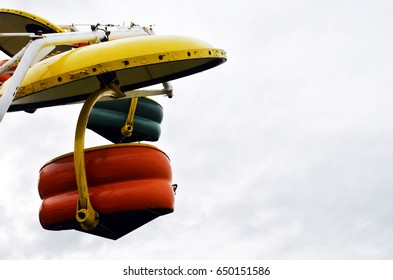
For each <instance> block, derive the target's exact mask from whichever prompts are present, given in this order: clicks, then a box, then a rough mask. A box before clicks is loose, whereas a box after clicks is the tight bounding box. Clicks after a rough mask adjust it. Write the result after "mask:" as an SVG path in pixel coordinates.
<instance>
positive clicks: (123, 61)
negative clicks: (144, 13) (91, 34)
mask: <svg viewBox="0 0 393 280" xmlns="http://www.w3.org/2000/svg"><path fill="white" fill-rule="evenodd" d="M225 61H226V53H225V51H224V50H221V49H216V48H214V47H212V46H211V45H210V44H208V43H206V42H203V41H200V40H197V39H194V38H189V37H184V36H143V37H132V38H125V39H118V40H113V41H109V42H104V43H98V44H95V45H90V46H86V47H82V48H78V49H74V50H71V51H67V52H65V53H62V54H59V55H55V56H53V57H50V58H48V59H45V60H43V61H41V62H39V63H37V64H35V65H34V66H33V67H31V68H30V69H29V70H28V72H27V74H26V76H25V78H24V80H23V82H22V84H21V86H20V87H19V89H18V92H17V94H16V96H15V98H14V101H13V103H12V105H11V107H10V110H9V111H16V110H31V109H35V108H40V107H46V106H54V105H62V104H68V103H71V102H78V101H83V100H85V99H86V98H87V96H88V95H89V94H90V93H92V92H94V91H96V90H98V89H99V88H101V87H103V84H104V83H108V82H111V81H113V80H114V79H117V81H118V84H119V88H120V89H121V90H122V91H129V90H134V89H137V88H141V87H145V86H149V85H154V84H157V83H162V82H166V81H170V80H173V79H177V78H181V77H184V76H187V75H192V74H194V73H197V72H200V71H204V70H207V69H209V68H212V67H215V66H217V65H219V64H221V63H223V62H225ZM5 85H6V84H5ZM5 85H4V86H5ZM4 86H3V87H4ZM2 92H3V91H2V89H0V95H1V94H2Z"/></svg>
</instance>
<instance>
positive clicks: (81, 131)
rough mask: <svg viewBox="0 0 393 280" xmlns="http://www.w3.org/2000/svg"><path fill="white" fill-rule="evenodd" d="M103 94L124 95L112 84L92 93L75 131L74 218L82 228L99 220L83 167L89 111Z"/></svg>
mask: <svg viewBox="0 0 393 280" xmlns="http://www.w3.org/2000/svg"><path fill="white" fill-rule="evenodd" d="M104 96H110V97H113V98H118V97H123V96H124V95H123V94H122V93H121V92H120V91H119V90H117V89H116V86H115V85H114V84H111V85H110V86H109V87H105V88H102V89H100V90H98V91H96V92H94V93H92V94H91V95H90V96H89V97H88V98H87V99H86V101H85V103H84V104H83V107H82V110H81V112H80V115H79V118H78V123H77V127H76V132H75V145H74V166H75V176H76V182H77V186H78V194H79V197H78V205H77V213H76V220H77V221H78V222H79V223H80V225H81V227H82V228H83V229H84V230H92V229H94V228H95V227H96V226H97V224H98V222H99V215H98V213H97V212H96V211H95V210H94V208H93V206H92V205H91V203H90V197H89V189H88V185H87V177H86V169H85V147H84V142H85V131H86V125H87V121H88V119H89V115H90V112H91V110H92V108H93V106H94V104H95V103H96V102H97V101H98V100H99V99H100V98H101V97H104Z"/></svg>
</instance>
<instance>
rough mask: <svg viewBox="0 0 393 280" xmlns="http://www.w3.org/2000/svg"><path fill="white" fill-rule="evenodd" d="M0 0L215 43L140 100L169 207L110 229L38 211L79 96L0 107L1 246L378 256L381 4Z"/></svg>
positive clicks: (114, 255)
mask: <svg viewBox="0 0 393 280" xmlns="http://www.w3.org/2000/svg"><path fill="white" fill-rule="evenodd" d="M0 4H1V5H0V6H1V7H4V8H14V9H21V10H25V11H28V12H31V13H34V14H36V15H39V16H41V17H44V18H46V19H48V20H50V21H51V22H54V23H56V24H69V23H89V24H94V23H98V22H99V23H113V24H123V23H124V22H125V23H126V24H128V23H129V22H131V21H132V22H135V23H138V24H141V25H150V24H154V25H155V31H156V33H157V34H177V35H188V36H191V37H195V38H198V39H202V40H204V41H207V42H209V43H210V44H212V45H213V46H215V47H217V48H222V49H225V50H226V51H227V56H228V61H227V62H226V63H225V64H223V65H221V66H219V67H217V68H214V69H211V70H208V71H206V72H203V73H199V74H196V75H193V76H190V77H186V78H183V79H179V80H176V81H173V82H172V85H173V87H174V94H175V96H174V98H172V99H167V98H165V97H161V96H160V97H156V98H155V100H157V101H158V102H160V103H161V104H162V105H163V107H164V120H163V123H162V134H161V138H160V140H159V141H158V142H156V143H154V145H156V146H157V147H159V148H161V149H162V150H164V151H165V152H166V153H167V154H168V156H169V157H170V158H171V164H172V168H173V183H177V184H178V185H179V188H178V191H177V195H176V204H175V212H174V213H173V214H170V215H167V216H163V217H160V218H158V219H156V220H154V221H153V222H151V223H149V224H147V225H145V226H143V227H141V228H140V229H138V230H136V231H134V232H132V233H130V234H128V235H126V236H125V237H123V238H121V239H119V240H117V241H112V240H106V239H103V238H100V237H95V236H92V235H88V234H83V233H80V232H77V231H64V232H52V231H46V230H44V229H42V228H41V226H40V223H39V220H38V210H39V207H40V204H41V200H40V198H39V195H38V190H37V180H38V171H39V169H40V168H41V167H42V165H43V164H44V163H45V162H47V161H49V160H50V159H52V158H54V157H56V156H59V155H61V154H64V153H67V152H70V151H72V150H73V138H74V130H75V126H76V120H77V117H78V113H79V110H80V108H81V107H80V105H72V106H64V107H56V108H48V109H41V110H38V111H37V112H36V113H34V114H27V113H24V112H17V113H9V114H7V115H6V116H5V118H4V120H3V122H2V123H1V124H0V148H1V156H0V176H1V184H0V192H1V195H0V258H1V259H391V258H393V203H392V197H393V172H392V170H393V112H392V104H393V82H392V74H393V63H392V62H393V52H392V49H393V39H392V35H391V33H392V32H391V28H392V24H393V18H392V14H393V2H392V1H387V0H386V1H379V0H372V1H349V0H339V1H338V0H329V1H312V0H308V1H307V0H303V1H290V0H286V1H283V0H277V1H264V0H263V1H256V0H255V1H251V0H243V1H223V0H222V1H221V0H220V1H204V0H202V1H197V2H190V1H181V0H178V1H174V0H168V1H159V0H150V1H128V0H127V1H126V0H124V1H101V0H96V1H75V0H68V1H63V2H62V4H61V5H59V4H58V3H57V2H55V1H49V0H48V1H44V0H37V1H21V0H19V1H15V0H14V1H12V2H11V1H3V0H0ZM106 143H107V142H106V141H105V140H104V139H103V138H101V137H99V136H95V135H94V134H93V133H92V132H89V133H88V135H87V140H86V146H96V145H101V144H106Z"/></svg>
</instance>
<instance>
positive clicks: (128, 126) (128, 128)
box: [121, 97, 138, 137]
mask: <svg viewBox="0 0 393 280" xmlns="http://www.w3.org/2000/svg"><path fill="white" fill-rule="evenodd" d="M137 104H138V97H134V98H132V99H131V105H130V110H129V111H128V116H127V120H126V123H125V124H124V126H123V127H122V128H121V134H123V136H124V137H130V136H131V135H132V131H133V130H134V116H135V111H136V105H137Z"/></svg>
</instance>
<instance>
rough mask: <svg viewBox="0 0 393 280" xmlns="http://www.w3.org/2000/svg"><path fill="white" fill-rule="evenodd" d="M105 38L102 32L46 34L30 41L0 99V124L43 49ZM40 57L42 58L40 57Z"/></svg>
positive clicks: (92, 41)
mask: <svg viewBox="0 0 393 280" xmlns="http://www.w3.org/2000/svg"><path fill="white" fill-rule="evenodd" d="M104 38H105V33H104V32H102V31H96V32H88V33H83V32H75V33H66V34H64V33H54V34H46V35H45V36H43V37H42V38H39V39H36V40H34V41H32V42H31V43H30V44H29V46H27V48H26V50H25V52H24V55H23V57H22V59H21V60H20V63H19V65H18V67H17V68H16V70H15V72H14V75H13V76H12V77H11V78H10V79H9V81H7V83H6V85H4V86H6V88H5V90H4V92H3V95H2V96H1V97H0V122H1V121H2V120H3V118H4V115H5V114H6V113H7V111H8V108H9V107H10V106H11V103H12V101H13V99H14V96H15V94H16V93H17V92H18V88H19V86H20V84H21V83H22V81H23V79H24V77H25V75H26V73H27V71H28V70H29V68H30V67H31V66H32V65H33V64H34V62H35V61H38V60H40V59H42V58H43V57H44V56H45V54H43V53H40V51H41V50H42V49H44V48H47V47H50V46H57V45H62V44H72V43H78V42H90V43H97V42H99V41H101V40H102V39H104ZM41 56H42V57H41Z"/></svg>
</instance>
